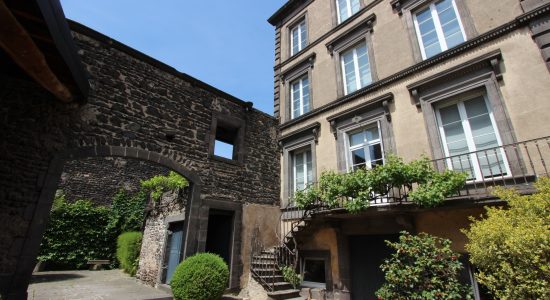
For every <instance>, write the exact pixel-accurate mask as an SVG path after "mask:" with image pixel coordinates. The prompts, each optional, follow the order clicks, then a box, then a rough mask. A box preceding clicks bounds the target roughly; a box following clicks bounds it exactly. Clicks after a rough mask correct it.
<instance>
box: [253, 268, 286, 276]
mask: <svg viewBox="0 0 550 300" xmlns="http://www.w3.org/2000/svg"><path fill="white" fill-rule="evenodd" d="M252 271H254V273H256V274H258V275H260V276H277V275H281V271H280V270H279V269H275V268H272V269H256V268H252Z"/></svg>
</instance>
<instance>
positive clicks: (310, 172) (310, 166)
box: [306, 151, 313, 184]
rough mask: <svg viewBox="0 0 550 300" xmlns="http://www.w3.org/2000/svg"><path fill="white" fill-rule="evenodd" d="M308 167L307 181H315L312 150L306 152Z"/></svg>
mask: <svg viewBox="0 0 550 300" xmlns="http://www.w3.org/2000/svg"><path fill="white" fill-rule="evenodd" d="M306 162H307V165H306V168H307V183H308V184H309V183H312V182H313V161H312V156H311V151H307V152H306Z"/></svg>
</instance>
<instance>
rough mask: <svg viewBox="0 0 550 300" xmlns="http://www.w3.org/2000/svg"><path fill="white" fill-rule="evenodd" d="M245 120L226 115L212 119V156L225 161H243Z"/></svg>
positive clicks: (215, 116)
mask: <svg viewBox="0 0 550 300" xmlns="http://www.w3.org/2000/svg"><path fill="white" fill-rule="evenodd" d="M243 128H244V121H243V120H241V119H238V118H234V117H231V116H224V115H217V114H216V115H214V117H213V119H212V129H211V137H210V138H211V140H210V149H209V151H210V152H209V153H210V157H212V158H214V159H222V160H223V161H225V162H229V161H234V162H242V161H243V154H242V152H243V151H242V149H243V147H244V143H243V141H244V130H243Z"/></svg>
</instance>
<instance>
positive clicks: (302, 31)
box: [300, 21, 307, 50]
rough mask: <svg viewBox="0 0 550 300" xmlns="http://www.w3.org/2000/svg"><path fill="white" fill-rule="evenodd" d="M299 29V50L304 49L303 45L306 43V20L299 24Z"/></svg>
mask: <svg viewBox="0 0 550 300" xmlns="http://www.w3.org/2000/svg"><path fill="white" fill-rule="evenodd" d="M300 29H301V35H302V40H301V41H300V42H301V43H300V50H302V49H304V47H305V46H306V44H307V27H306V22H305V21H304V22H302V24H300Z"/></svg>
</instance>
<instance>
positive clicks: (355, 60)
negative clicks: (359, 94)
mask: <svg viewBox="0 0 550 300" xmlns="http://www.w3.org/2000/svg"><path fill="white" fill-rule="evenodd" d="M340 60H341V64H342V74H343V77H344V94H345V95H347V94H349V93H353V92H355V91H356V90H358V89H360V88H362V87H364V86H367V85H368V84H370V83H371V82H372V74H371V68H370V62H369V55H368V50H367V43H365V42H363V43H360V44H359V45H357V46H356V47H354V48H352V49H350V50H348V51H346V52H343V53H342V55H341V56H340Z"/></svg>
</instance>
